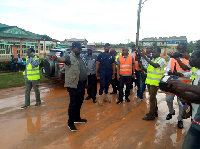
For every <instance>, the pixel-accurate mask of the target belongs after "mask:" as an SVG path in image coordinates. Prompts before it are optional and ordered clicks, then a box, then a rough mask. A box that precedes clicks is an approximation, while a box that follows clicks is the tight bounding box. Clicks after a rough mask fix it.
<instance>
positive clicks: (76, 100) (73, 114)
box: [67, 82, 85, 125]
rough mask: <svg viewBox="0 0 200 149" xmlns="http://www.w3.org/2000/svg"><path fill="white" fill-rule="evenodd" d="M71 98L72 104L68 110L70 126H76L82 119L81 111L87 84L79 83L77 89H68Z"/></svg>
mask: <svg viewBox="0 0 200 149" xmlns="http://www.w3.org/2000/svg"><path fill="white" fill-rule="evenodd" d="M67 91H68V92H69V96H70V103H69V108H68V115H69V120H68V125H71V124H74V122H75V121H78V120H80V119H81V117H80V110H81V105H82V103H83V100H84V95H85V83H83V82H79V83H78V85H77V88H69V87H68V88H67Z"/></svg>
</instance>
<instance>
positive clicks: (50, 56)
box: [49, 54, 57, 61]
mask: <svg viewBox="0 0 200 149" xmlns="http://www.w3.org/2000/svg"><path fill="white" fill-rule="evenodd" d="M56 58H57V56H56V55H53V54H50V55H49V59H50V60H52V61H54V60H55V59H56Z"/></svg>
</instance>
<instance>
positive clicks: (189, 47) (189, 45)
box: [187, 41, 196, 53]
mask: <svg viewBox="0 0 200 149" xmlns="http://www.w3.org/2000/svg"><path fill="white" fill-rule="evenodd" d="M195 49H196V43H195V42H193V41H190V42H188V43H187V51H188V53H191V52H193V51H194V50H195Z"/></svg>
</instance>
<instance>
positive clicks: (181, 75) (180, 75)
mask: <svg viewBox="0 0 200 149" xmlns="http://www.w3.org/2000/svg"><path fill="white" fill-rule="evenodd" d="M175 75H176V76H179V77H183V76H184V74H182V73H180V72H176V73H175Z"/></svg>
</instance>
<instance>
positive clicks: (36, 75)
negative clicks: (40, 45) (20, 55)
mask: <svg viewBox="0 0 200 149" xmlns="http://www.w3.org/2000/svg"><path fill="white" fill-rule="evenodd" d="M23 75H24V78H25V84H26V90H25V105H24V106H23V107H21V109H26V108H27V107H29V106H30V91H31V89H32V87H33V89H34V91H35V97H36V104H35V106H36V107H37V106H39V105H40V104H41V100H40V91H39V80H40V69H39V58H38V57H37V56H35V50H34V49H33V48H30V49H28V50H27V57H26V69H25V71H24V72H23Z"/></svg>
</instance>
